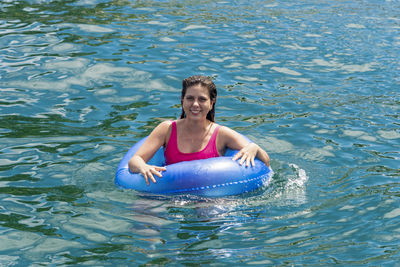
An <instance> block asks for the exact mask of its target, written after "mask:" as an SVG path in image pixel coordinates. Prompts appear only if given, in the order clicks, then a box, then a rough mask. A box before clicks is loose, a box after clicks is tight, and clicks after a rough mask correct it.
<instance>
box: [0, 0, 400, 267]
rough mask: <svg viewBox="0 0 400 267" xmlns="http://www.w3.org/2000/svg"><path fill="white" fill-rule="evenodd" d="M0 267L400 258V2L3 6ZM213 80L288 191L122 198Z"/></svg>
mask: <svg viewBox="0 0 400 267" xmlns="http://www.w3.org/2000/svg"><path fill="white" fill-rule="evenodd" d="M0 14H1V16H0V91H1V93H0V196H1V200H0V251H1V252H0V254H1V255H0V265H5V266H13V265H17V266H38V265H49V264H53V265H83V264H84V265H115V266H126V265H132V266H139V265H146V264H148V265H161V266H162V265H181V266H186V265H191V266H193V265H216V266H224V265H235V266H241V265H242V266H243V265H262V266H265V265H267V266H268V265H282V266H286V265H288V266H291V265H312V266H315V265H333V264H338V265H345V266H349V265H355V266H359V265H364V264H367V265H372V266H376V265H387V266H395V265H396V263H397V262H399V260H400V227H399V225H400V224H399V223H400V208H399V197H400V183H399V176H400V170H399V139H400V131H399V106H400V105H399V104H400V97H399V89H400V79H399V75H398V74H399V71H400V65H399V61H398V59H399V58H400V37H399V36H400V34H399V33H400V17H399V15H398V14H400V4H399V2H398V1H376V0H371V1H333V2H332V1H296V2H292V1H273V0H271V1H251V2H248V1H218V2H215V1H116V0H115V1H111V0H102V1H100V0H99V1H96V0H82V1H78V0H69V1H52V0H30V1H6V0H3V1H0ZM193 74H203V75H209V76H212V77H213V78H214V80H215V83H216V84H217V87H218V90H219V91H218V93H219V96H218V101H217V114H216V118H217V122H218V123H220V124H223V125H226V126H229V127H231V128H233V129H235V130H237V131H239V132H241V133H243V134H245V135H247V136H248V137H250V138H251V139H253V140H254V141H256V142H257V143H258V144H259V145H260V146H262V147H263V148H264V149H265V150H266V151H268V153H269V154H270V157H271V159H272V162H271V163H272V168H273V169H274V171H275V175H274V177H273V181H272V183H271V184H270V185H269V186H268V187H267V188H263V189H262V190H259V191H257V192H254V193H251V194H247V195H242V196H234V197H226V198H218V199H203V198H196V197H185V196H179V197H156V196H149V195H143V194H140V193H137V192H134V191H130V190H121V189H118V188H116V187H115V186H114V182H113V179H114V174H115V171H116V167H117V165H118V163H119V161H120V160H121V158H122V157H123V155H124V153H125V152H126V151H127V150H128V149H129V148H130V147H131V146H132V145H133V144H134V143H135V142H136V141H138V140H139V139H140V138H142V137H144V136H146V135H147V134H149V133H150V131H151V130H152V129H153V127H154V126H155V125H157V124H158V123H159V122H161V121H163V120H167V119H174V118H176V117H178V116H179V114H180V106H179V94H180V87H181V81H182V79H184V78H186V77H187V76H190V75H193Z"/></svg>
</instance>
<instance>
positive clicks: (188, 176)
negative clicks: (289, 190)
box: [115, 137, 273, 197]
mask: <svg viewBox="0 0 400 267" xmlns="http://www.w3.org/2000/svg"><path fill="white" fill-rule="evenodd" d="M146 138H147V137H146ZM146 138H143V139H142V140H140V141H139V142H138V143H136V144H135V145H134V146H133V147H131V149H129V151H128V152H127V153H126V154H125V156H124V157H123V158H122V160H121V162H120V164H119V166H118V169H117V172H116V175H115V184H116V185H117V186H118V187H122V188H126V189H134V190H137V191H140V192H148V193H153V194H163V195H171V194H190V195H198V196H206V197H222V196H229V195H238V194H242V193H246V192H250V191H253V190H255V189H257V188H260V187H261V186H263V185H266V184H268V183H269V181H270V179H271V176H272V174H273V172H272V170H271V169H270V168H268V167H267V166H266V165H265V164H264V163H263V162H262V161H260V160H258V159H255V166H254V167H252V166H250V167H246V166H244V165H245V164H243V165H239V163H238V162H237V161H233V160H232V157H233V155H235V154H236V153H237V151H236V150H231V149H227V152H226V153H225V155H224V156H223V157H217V158H209V159H202V160H193V161H184V162H179V163H175V164H170V165H167V166H166V168H167V170H166V171H164V172H162V178H158V177H156V180H157V182H156V183H152V182H151V181H150V185H147V184H146V182H145V179H144V177H143V176H142V175H141V174H138V173H132V172H130V171H129V168H128V162H129V160H130V159H131V158H132V156H133V155H134V154H135V153H136V151H137V150H138V149H139V147H140V146H141V145H142V144H143V142H144V141H145V139H146ZM148 163H149V164H152V165H156V166H165V159H164V150H163V147H161V148H160V149H159V150H158V151H157V152H156V154H155V155H154V156H153V158H151V159H150V161H149V162H148Z"/></svg>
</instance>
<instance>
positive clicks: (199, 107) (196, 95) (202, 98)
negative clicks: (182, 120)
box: [182, 84, 214, 119]
mask: <svg viewBox="0 0 400 267" xmlns="http://www.w3.org/2000/svg"><path fill="white" fill-rule="evenodd" d="M213 104H214V103H213V101H211V99H210V95H209V93H208V89H207V88H206V87H204V86H202V85H201V84H197V85H193V86H190V87H188V88H187V90H186V94H185V96H184V97H183V99H182V107H183V111H184V112H185V114H186V118H189V119H204V118H206V117H207V114H208V112H209V111H210V110H211V109H212V107H213Z"/></svg>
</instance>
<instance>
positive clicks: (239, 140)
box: [221, 127, 270, 167]
mask: <svg viewBox="0 0 400 267" xmlns="http://www.w3.org/2000/svg"><path fill="white" fill-rule="evenodd" d="M221 130H222V131H221V133H222V135H221V139H222V140H221V143H222V144H223V145H224V147H229V148H231V149H234V150H239V152H238V153H237V154H236V155H235V156H234V157H233V158H232V160H239V164H240V165H242V164H243V163H244V162H246V166H249V165H250V163H251V165H252V166H254V158H256V157H257V158H258V159H260V160H261V161H262V162H264V164H265V165H267V166H268V167H269V166H270V163H269V156H268V153H267V152H265V150H263V149H262V148H261V147H260V146H258V145H257V144H256V143H249V142H248V141H247V140H246V139H245V138H244V137H243V136H242V135H240V134H239V133H237V132H235V131H234V130H232V129H229V128H227V127H221Z"/></svg>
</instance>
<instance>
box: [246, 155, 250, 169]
mask: <svg viewBox="0 0 400 267" xmlns="http://www.w3.org/2000/svg"><path fill="white" fill-rule="evenodd" d="M250 160H251V158H250V157H248V158H247V159H246V167H249V166H250Z"/></svg>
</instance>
